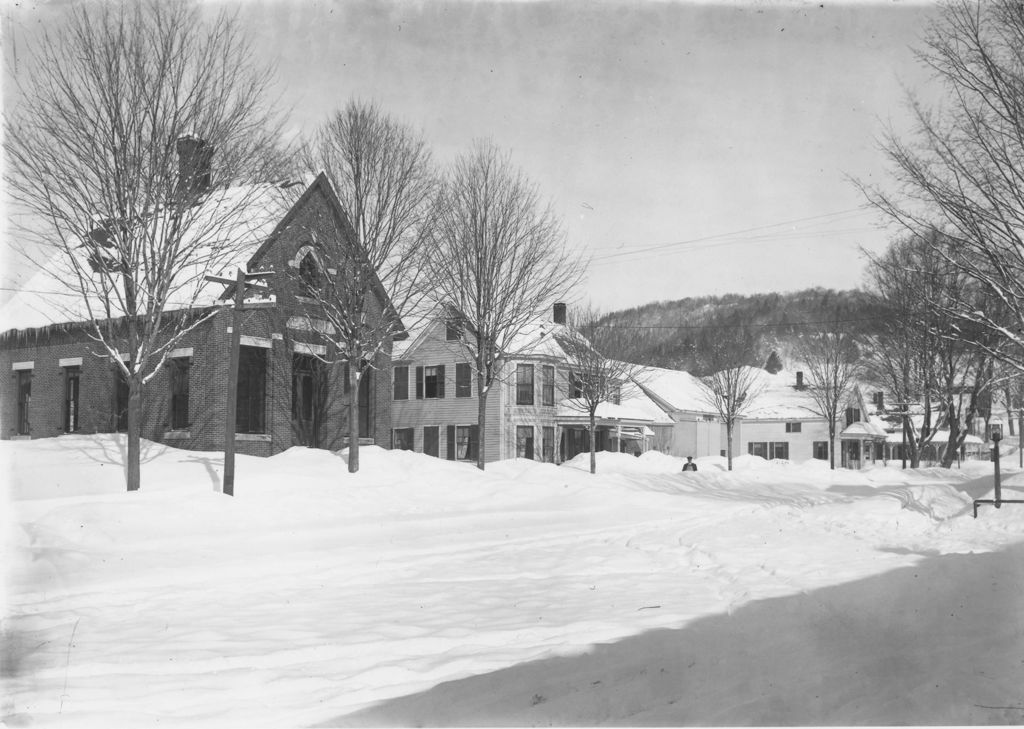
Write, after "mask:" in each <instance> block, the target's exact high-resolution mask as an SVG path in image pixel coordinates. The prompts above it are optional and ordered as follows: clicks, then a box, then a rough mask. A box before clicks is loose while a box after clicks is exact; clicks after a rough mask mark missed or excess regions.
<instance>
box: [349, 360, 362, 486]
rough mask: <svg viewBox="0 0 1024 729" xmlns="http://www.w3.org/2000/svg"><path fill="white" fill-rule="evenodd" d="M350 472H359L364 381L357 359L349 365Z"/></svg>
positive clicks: (350, 361)
mask: <svg viewBox="0 0 1024 729" xmlns="http://www.w3.org/2000/svg"><path fill="white" fill-rule="evenodd" d="M348 373H349V374H348V380H349V390H348V392H349V401H348V472H349V473H356V472H357V471H358V470H359V385H360V383H361V382H362V380H363V376H362V375H363V372H362V367H360V361H359V359H358V358H357V359H356V360H355V362H353V361H352V360H351V359H350V360H349V363H348Z"/></svg>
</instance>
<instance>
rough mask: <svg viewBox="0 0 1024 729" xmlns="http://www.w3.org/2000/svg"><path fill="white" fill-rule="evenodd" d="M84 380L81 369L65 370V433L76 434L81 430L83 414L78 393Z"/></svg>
mask: <svg viewBox="0 0 1024 729" xmlns="http://www.w3.org/2000/svg"><path fill="white" fill-rule="evenodd" d="M81 379H82V368H81V367H65V368H64V432H65V433H74V432H75V431H76V430H78V428H79V422H80V419H81V413H80V410H79V408H78V393H79V392H80V389H81V388H80V387H79V386H80V384H81Z"/></svg>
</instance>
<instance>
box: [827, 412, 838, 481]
mask: <svg viewBox="0 0 1024 729" xmlns="http://www.w3.org/2000/svg"><path fill="white" fill-rule="evenodd" d="M828 465H829V468H830V469H831V470H833V471H834V470H836V420H835V418H832V425H830V426H829V428H828Z"/></svg>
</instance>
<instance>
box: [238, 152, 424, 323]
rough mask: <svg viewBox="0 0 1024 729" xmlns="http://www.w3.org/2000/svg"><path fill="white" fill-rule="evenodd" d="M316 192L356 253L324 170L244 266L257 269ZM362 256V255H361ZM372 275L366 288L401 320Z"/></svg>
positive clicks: (352, 232) (345, 217) (351, 231)
mask: <svg viewBox="0 0 1024 729" xmlns="http://www.w3.org/2000/svg"><path fill="white" fill-rule="evenodd" d="M317 194H320V195H323V197H324V199H325V200H326V201H327V205H328V208H329V210H330V211H331V215H332V217H333V218H334V222H335V224H336V225H337V226H338V229H339V230H341V231H343V233H344V235H345V236H346V238H347V239H348V242H349V243H350V244H351V245H352V246H353V248H355V249H356V250H357V251H358V252H359V253H360V254H361V253H362V251H361V250H359V244H358V242H357V241H358V237H357V236H356V232H355V229H354V228H353V227H352V222H351V221H350V220H349V219H348V215H346V214H345V211H344V209H343V208H342V207H341V201H340V200H339V199H338V195H337V193H336V192H335V191H334V186H333V185H331V182H330V180H329V179H328V178H327V174H326V173H324V172H320V173H319V174H318V175H317V176H316V179H315V180H313V183H312V184H311V185H310V186H309V187H307V188H306V190H305V192H303V193H302V196H301V197H300V198H299V199H298V200H297V201H296V202H295V204H294V205H292V206H291V208H290V209H289V210H288V212H287V213H286V214H285V216H284V217H283V218H282V219H281V220H280V222H278V224H277V225H276V226H275V227H274V229H273V231H271V233H270V235H268V236H267V238H266V240H265V241H263V244H262V245H260V247H259V248H258V249H256V251H255V252H254V253H253V254H252V256H251V257H250V258H249V260H248V261H247V264H246V265H247V270H249V271H255V270H259V267H260V261H261V260H262V259H263V258H264V257H265V256H266V254H267V252H268V251H270V249H271V248H273V246H274V244H275V243H276V242H277V241H278V239H279V238H280V237H281V235H282V234H283V233H284V232H285V231H287V230H288V229H289V228H290V227H291V226H292V224H293V223H294V222H295V219H296V217H298V215H299V213H300V211H301V210H302V208H303V207H305V206H306V205H307V204H309V202H310V200H312V199H313V197H314V196H315V195H317ZM364 260H365V257H364ZM371 274H372V276H373V277H372V279H371V280H370V288H371V289H373V292H374V294H376V295H377V298H378V300H379V301H380V302H381V304H383V305H384V306H385V307H386V308H387V309H388V310H389V311H390V313H391V316H393V317H394V318H395V319H396V320H397V321H399V322H401V317H400V316H399V315H398V312H397V311H396V310H395V308H394V304H393V303H392V301H391V297H389V296H388V294H387V291H385V289H384V285H383V284H382V283H381V281H380V278H379V277H378V275H377V272H376V271H373V270H371ZM408 336H409V335H408V333H407V332H406V331H405V330H404V329H403V330H402V331H401V332H400V333H398V334H397V335H395V337H394V338H395V339H405V338H406V337H408Z"/></svg>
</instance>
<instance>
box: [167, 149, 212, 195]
mask: <svg viewBox="0 0 1024 729" xmlns="http://www.w3.org/2000/svg"><path fill="white" fill-rule="evenodd" d="M176 149H177V151H178V193H179V194H181V195H185V196H187V197H194V196H196V195H202V194H203V193H204V192H206V191H207V190H209V189H210V160H211V159H212V158H213V146H212V145H209V144H207V143H206V142H205V141H204V140H202V139H200V138H199V137H192V136H186V137H179V138H178V141H177V143H176Z"/></svg>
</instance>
